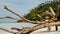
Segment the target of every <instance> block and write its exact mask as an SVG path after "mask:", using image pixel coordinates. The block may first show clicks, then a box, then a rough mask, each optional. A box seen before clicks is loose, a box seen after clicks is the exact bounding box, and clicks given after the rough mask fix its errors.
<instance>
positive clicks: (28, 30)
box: [0, 22, 60, 34]
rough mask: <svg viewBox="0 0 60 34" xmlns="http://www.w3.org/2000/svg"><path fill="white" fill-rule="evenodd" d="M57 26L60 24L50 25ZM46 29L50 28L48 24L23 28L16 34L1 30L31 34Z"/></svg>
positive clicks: (51, 24) (50, 24)
mask: <svg viewBox="0 0 60 34" xmlns="http://www.w3.org/2000/svg"><path fill="white" fill-rule="evenodd" d="M55 25H57V26H60V22H55V23H49V26H55ZM45 27H48V25H47V24H42V25H36V26H34V27H30V28H23V29H21V30H19V31H18V32H16V33H14V32H11V31H8V30H6V29H3V28H0V30H4V31H7V32H9V33H13V34H30V33H32V32H34V31H36V30H38V29H41V28H45ZM13 29H14V28H13ZM16 29H17V28H16Z"/></svg>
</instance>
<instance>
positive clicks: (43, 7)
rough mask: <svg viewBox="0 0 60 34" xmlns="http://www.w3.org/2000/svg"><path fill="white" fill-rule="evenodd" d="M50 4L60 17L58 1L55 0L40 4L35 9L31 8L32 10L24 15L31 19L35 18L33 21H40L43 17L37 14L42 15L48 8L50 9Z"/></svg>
mask: <svg viewBox="0 0 60 34" xmlns="http://www.w3.org/2000/svg"><path fill="white" fill-rule="evenodd" d="M59 4H60V3H59ZM50 6H51V7H52V8H53V10H54V11H55V13H56V16H57V17H58V16H59V11H58V2H54V1H51V2H47V3H42V4H39V5H38V7H34V9H32V10H30V12H29V13H28V14H26V15H25V16H24V17H25V18H27V19H29V20H33V21H36V20H38V21H40V20H41V19H40V18H39V17H38V16H37V14H39V15H41V14H42V13H43V12H45V11H46V10H48V11H50V10H49V7H50ZM44 16H45V15H44ZM44 16H43V17H44Z"/></svg>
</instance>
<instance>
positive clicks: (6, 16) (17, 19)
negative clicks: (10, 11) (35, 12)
mask: <svg viewBox="0 0 60 34" xmlns="http://www.w3.org/2000/svg"><path fill="white" fill-rule="evenodd" d="M6 18H10V19H13V20H18V18H13V17H10V16H5V17H0V19H6Z"/></svg>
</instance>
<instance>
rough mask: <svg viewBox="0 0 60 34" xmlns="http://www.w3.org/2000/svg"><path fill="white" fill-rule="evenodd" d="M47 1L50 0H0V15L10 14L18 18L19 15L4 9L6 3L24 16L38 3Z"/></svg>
mask: <svg viewBox="0 0 60 34" xmlns="http://www.w3.org/2000/svg"><path fill="white" fill-rule="evenodd" d="M46 1H50V0H0V17H3V16H7V15H8V16H12V17H15V18H17V16H15V15H13V14H12V13H10V12H7V11H6V10H5V9H4V5H6V6H7V7H9V8H10V9H11V10H13V11H14V12H16V13H18V14H19V15H21V16H23V15H24V14H26V13H28V12H29V10H31V9H32V8H34V7H36V6H38V4H41V3H43V2H46ZM0 21H1V20H0Z"/></svg>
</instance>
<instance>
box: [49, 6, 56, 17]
mask: <svg viewBox="0 0 60 34" xmlns="http://www.w3.org/2000/svg"><path fill="white" fill-rule="evenodd" d="M49 8H50V10H51V13H52V14H53V16H56V15H55V12H54V10H53V9H52V7H49Z"/></svg>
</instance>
